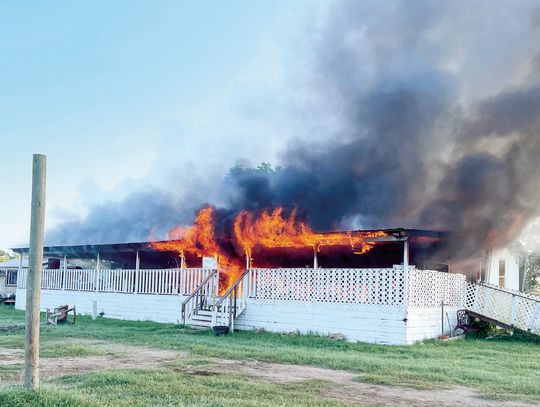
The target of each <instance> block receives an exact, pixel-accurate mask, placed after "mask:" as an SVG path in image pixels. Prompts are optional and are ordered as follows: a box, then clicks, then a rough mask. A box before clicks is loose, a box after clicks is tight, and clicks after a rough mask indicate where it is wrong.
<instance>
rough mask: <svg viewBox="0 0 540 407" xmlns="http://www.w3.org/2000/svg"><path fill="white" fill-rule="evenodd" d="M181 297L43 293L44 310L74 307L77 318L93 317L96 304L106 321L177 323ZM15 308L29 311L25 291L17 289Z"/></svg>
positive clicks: (57, 291) (46, 291)
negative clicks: (94, 302) (95, 303)
mask: <svg viewBox="0 0 540 407" xmlns="http://www.w3.org/2000/svg"><path fill="white" fill-rule="evenodd" d="M184 298H185V297H183V296H179V295H155V294H122V293H96V292H85V291H62V290H41V306H40V308H41V310H42V311H44V310H45V309H46V308H49V309H51V310H52V309H54V308H56V307H58V306H59V305H63V304H68V305H75V306H76V308H77V313H78V314H83V315H91V314H92V307H93V301H97V312H98V313H100V312H103V313H104V316H105V317H106V318H115V319H125V320H139V321H146V320H148V321H156V322H167V323H178V322H179V321H180V313H181V307H182V301H183V299H184ZM15 308H17V309H20V310H24V309H25V308H26V290H25V289H20V288H19V289H17V297H16V304H15Z"/></svg>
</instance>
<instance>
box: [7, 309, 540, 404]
mask: <svg viewBox="0 0 540 407" xmlns="http://www.w3.org/2000/svg"><path fill="white" fill-rule="evenodd" d="M23 319H24V314H23V312H20V311H16V310H12V309H6V308H4V309H2V308H0V323H2V322H21V321H23ZM41 332H42V340H43V345H42V346H43V349H44V352H47V349H49V350H50V349H51V347H54V346H56V347H57V348H55V349H52V350H51V351H50V354H55V353H56V352H59V351H60V348H62V346H60V345H58V343H59V342H60V341H61V340H64V339H66V338H90V339H100V340H108V341H112V342H117V343H125V344H132V345H145V346H148V347H153V348H162V349H172V350H175V351H187V352H189V353H190V354H191V357H192V358H198V357H199V358H208V357H220V358H227V359H255V360H259V361H268V362H278V363H288V364H303V365H313V366H318V367H324V368H331V369H343V370H348V371H351V372H356V373H358V378H357V379H358V380H359V381H364V382H372V383H379V384H390V385H400V386H407V387H416V388H428V389H429V388H438V387H449V386H452V385H462V386H467V387H471V388H474V389H477V390H479V391H480V392H482V393H483V394H484V395H485V396H486V397H490V398H500V399H521V400H529V401H539V400H540V384H539V383H540V343H539V342H538V341H533V340H524V339H518V338H500V339H490V340H485V339H469V340H466V341H453V342H446V343H438V342H434V341H432V342H425V343H421V344H416V345H413V346H382V345H371V344H365V343H346V342H341V341H332V340H329V339H326V338H322V337H317V336H294V335H279V334H272V333H266V332H262V333H257V332H235V333H234V334H233V335H229V336H225V337H215V336H213V335H212V334H211V333H210V332H209V331H198V330H192V329H188V328H184V327H181V326H177V325H172V324H157V323H152V322H130V321H118V320H112V319H104V318H99V319H98V320H96V321H92V320H91V319H90V318H87V317H81V318H79V319H78V320H77V324H76V325H74V326H72V325H65V326H57V327H43V328H42V331H41ZM71 343H73V342H71ZM22 346H23V334H22V332H18V333H17V332H15V333H9V334H3V335H2V334H0V350H1V348H13V347H22ZM71 346H72V347H71V348H69V347H67V348H66V350H65V354H72V353H73V354H75V355H76V354H77V353H79V354H81V355H84V354H85V352H86V353H87V354H92V350H91V349H90V350H88V349H85V348H84V346H82V345H81V346H77V345H71ZM88 352H90V353H88ZM94 352H96V351H94ZM45 354H46V353H45ZM1 374H2V373H1V370H0V375H1ZM0 377H1V376H0ZM189 380H195V383H196V385H197V386H196V389H197V391H196V392H195V393H193V394H192V395H191V394H190V393H189V392H187V393H186V391H187V390H186V386H187V384H186V383H187V377H186V376H185V374H183V373H178V372H172V371H171V370H170V369H168V368H164V369H157V370H145V371H138V370H122V371H117V372H113V371H107V372H100V373H92V374H82V375H77V376H70V377H65V378H63V379H61V380H60V379H59V380H57V382H56V386H55V387H51V388H47V389H46V391H44V392H42V393H40V394H37V395H36V394H34V395H29V394H27V393H25V392H22V391H21V390H16V389H15V390H13V389H12V390H3V391H1V392H0V405H25V404H16V403H14V402H13V400H22V401H21V403H22V402H24V400H27V398H28V397H43V399H44V400H49V399H50V400H57V399H58V398H59V397H63V396H62V395H65V396H66V397H67V398H66V399H65V400H66V402H65V403H64V404H54V403H51V404H46V403H45V404H41V405H66V406H70V405H95V404H92V403H96V402H99V403H101V404H97V405H103V402H104V401H103V400H102V399H100V395H96V394H94V393H93V392H92V390H91V388H92V386H93V385H92V383H94V384H99V387H100V388H103V389H104V390H105V392H106V393H109V394H113V393H114V394H118V397H121V398H122V399H125V400H128V401H127V402H126V403H127V404H133V405H137V403H138V402H137V400H142V401H141V403H142V404H143V405H144V404H145V403H146V404H148V403H150V404H155V405H163V404H165V405H166V404H167V401H166V400H167V399H168V397H180V399H181V400H184V401H183V402H184V404H197V405H216V404H217V405H228V404H227V403H229V402H230V403H232V404H231V405H233V404H234V405H250V403H252V402H253V401H254V400H255V399H256V400H257V402H256V403H254V404H253V405H264V403H265V402H267V403H268V404H267V405H276V404H278V405H287V404H288V405H302V403H303V405H316V403H315V402H316V401H317V399H316V389H315V388H316V387H317V386H320V385H321V383H318V384H317V386H315V385H314V384H313V383H302V384H301V385H296V386H290V388H284V387H283V385H282V386H277V385H274V384H263V383H258V382H253V381H251V380H249V379H246V378H242V377H236V376H234V375H233V376H229V377H225V378H224V377H222V376H219V377H215V376H210V377H198V376H195V377H193V376H190V379H189ZM122 383H124V384H122ZM209 386H218V387H219V388H220V389H222V388H223V389H224V391H223V392H220V398H219V399H217V398H216V397H217V396H215V395H212V394H210V393H211V391H210V390H211V388H210V387H209ZM154 387H155V388H156V393H155V394H154V393H152V392H151V391H150V390H151V388H154ZM66 389H67V390H66ZM250 389H251V390H250ZM228 390H230V393H228ZM111 392H113V393H111ZM208 392H210V393H208ZM188 393H189V394H188ZM250 394H251V396H250ZM227 395H229V396H231V395H234V397H235V398H233V399H231V398H228V396H227ZM259 395H260V396H261V397H260V399H259V398H257V397H258V396H259ZM2 397H3V398H2ZM152 397H155V398H156V399H155V403H154V402H152V400H154V399H153V398H152ZM222 397H225V398H222ZM8 400H9V401H10V403H7V402H6V401H8ZM129 400H131V402H129ZM169 400H170V399H169ZM203 400H206V401H204V403H203ZM27 401H28V400H27ZM70 403H71V404H70ZM85 403H86V404H85ZM118 403H120V401H118V400H117V403H116V404H114V405H122V404H118ZM321 403H326V404H323V405H333V404H332V403H330V402H328V403H330V404H328V403H327V402H322V401H321ZM127 404H126V405H127ZM334 404H335V403H334Z"/></svg>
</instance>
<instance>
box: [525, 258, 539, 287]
mask: <svg viewBox="0 0 540 407" xmlns="http://www.w3.org/2000/svg"><path fill="white" fill-rule="evenodd" d="M524 291H525V292H527V293H531V294H535V295H540V254H538V253H530V254H529V255H527V259H526V261H525V281H524Z"/></svg>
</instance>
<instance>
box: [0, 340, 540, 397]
mask: <svg viewBox="0 0 540 407" xmlns="http://www.w3.org/2000/svg"><path fill="white" fill-rule="evenodd" d="M70 342H72V343H78V344H81V345H85V346H91V347H95V348H98V349H101V350H103V351H104V354H103V355H102V356H88V357H63V358H43V359H41V372H42V377H47V378H54V377H57V376H61V375H66V374H74V373H84V372H90V371H95V370H104V369H111V368H114V369H119V368H143V369H144V368H156V367H163V366H167V365H175V366H177V367H176V368H177V369H181V370H182V372H183V373H184V374H186V373H187V374H194V375H200V374H229V373H230V374H239V373H240V374H244V375H246V376H249V377H251V378H253V379H254V380H260V381H264V382H268V383H275V384H284V383H293V382H301V381H306V380H323V381H326V382H330V383H331V384H332V386H323V387H321V390H320V393H319V394H320V397H321V398H323V399H337V400H341V401H344V402H346V403H348V404H351V405H355V404H360V405H365V404H373V403H380V404H382V405H392V406H405V407H435V406H441V407H450V406H464V405H467V406H477V407H531V406H532V404H528V403H521V402H513V401H497V400H487V399H484V398H482V396H481V395H480V394H479V393H478V392H476V391H474V390H471V389H469V388H465V387H453V388H451V389H439V390H417V389H411V388H406V387H398V386H384V385H376V384H368V383H361V382H358V381H355V378H356V377H357V376H358V375H357V374H355V373H352V372H348V371H341V370H330V369H323V368H317V367H312V366H301V365H284V364H277V363H266V362H258V361H235V360H228V359H210V362H209V363H208V364H204V365H194V366H191V365H189V364H182V363H175V362H181V361H182V360H185V359H186V358H188V354H187V353H181V352H174V351H168V350H156V349H151V348H147V347H140V346H129V345H120V344H117V343H109V342H105V341H92V340H79V339H78V340H72V341H70ZM63 343H65V342H63ZM23 362H24V352H23V351H22V350H21V349H15V350H8V351H6V350H3V351H1V352H0V365H3V366H6V365H10V364H13V365H20V364H22V363H23ZM178 366H180V367H178ZM21 381H22V372H19V373H17V374H14V375H13V376H11V377H9V378H7V379H6V380H3V382H2V385H4V384H16V383H21Z"/></svg>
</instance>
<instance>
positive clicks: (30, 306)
mask: <svg viewBox="0 0 540 407" xmlns="http://www.w3.org/2000/svg"><path fill="white" fill-rule="evenodd" d="M46 171H47V157H46V156H45V155H43V154H34V157H33V165H32V211H31V215H30V253H29V259H28V273H27V277H26V341H25V346H24V387H26V388H27V389H33V390H35V389H37V388H38V387H39V305H40V301H41V269H42V263H43V234H44V226H45V175H46Z"/></svg>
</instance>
